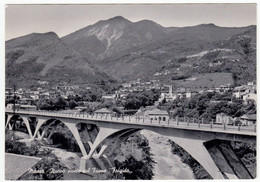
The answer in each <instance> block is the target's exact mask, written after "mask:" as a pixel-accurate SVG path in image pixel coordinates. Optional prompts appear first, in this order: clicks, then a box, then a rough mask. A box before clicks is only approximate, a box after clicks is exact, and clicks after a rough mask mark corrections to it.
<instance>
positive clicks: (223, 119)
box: [215, 113, 234, 124]
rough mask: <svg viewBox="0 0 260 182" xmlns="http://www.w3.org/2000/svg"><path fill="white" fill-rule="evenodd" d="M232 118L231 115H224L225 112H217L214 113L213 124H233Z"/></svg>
mask: <svg viewBox="0 0 260 182" xmlns="http://www.w3.org/2000/svg"><path fill="white" fill-rule="evenodd" d="M233 123H234V120H233V118H232V117H230V116H228V115H226V114H225V113H219V114H217V115H216V122H215V124H233Z"/></svg>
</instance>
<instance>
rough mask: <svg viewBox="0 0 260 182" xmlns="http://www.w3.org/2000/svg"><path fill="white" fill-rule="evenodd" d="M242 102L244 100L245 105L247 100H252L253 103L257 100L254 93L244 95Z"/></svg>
mask: <svg viewBox="0 0 260 182" xmlns="http://www.w3.org/2000/svg"><path fill="white" fill-rule="evenodd" d="M243 100H244V102H245V103H247V102H248V101H249V100H253V101H254V103H256V100H257V97H256V93H248V94H244V95H243Z"/></svg>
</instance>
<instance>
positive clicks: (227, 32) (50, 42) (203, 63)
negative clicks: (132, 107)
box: [6, 16, 256, 85]
mask: <svg viewBox="0 0 260 182" xmlns="http://www.w3.org/2000/svg"><path fill="white" fill-rule="evenodd" d="M173 24H174V23H173ZM6 68H7V69H6V76H7V77H6V78H7V79H6V80H7V83H8V84H10V83H11V82H13V80H14V81H16V82H21V83H22V84H28V81H26V80H30V84H31V85H33V84H35V83H37V81H38V80H44V81H49V82H52V83H53V84H56V83H60V82H64V81H65V82H71V83H86V84H88V83H92V84H96V83H103V82H102V81H104V83H108V82H110V81H112V82H114V80H117V81H120V82H128V81H131V80H135V79H138V78H141V79H144V80H151V79H156V80H160V81H161V82H162V83H167V84H169V83H170V84H171V83H172V84H173V83H174V82H176V80H182V79H192V78H194V77H201V76H203V75H205V74H207V73H228V74H230V75H231V76H232V78H233V80H234V84H235V85H239V84H244V83H247V82H248V81H255V80H256V26H248V27H240V28H228V27H219V26H216V25H214V24H201V25H197V26H191V27H181V28H180V27H163V26H161V25H159V24H157V23H156V22H153V21H150V20H142V21H138V22H131V21H129V20H127V19H125V18H123V17H121V16H117V17H114V18H111V19H108V20H101V21H99V22H97V23H95V24H93V25H90V26H87V27H85V28H82V29H80V30H77V31H75V32H73V33H71V34H69V35H67V36H65V37H62V38H61V39H60V38H59V37H58V36H57V35H56V34H55V33H53V32H49V33H46V34H36V33H34V34H30V35H26V36H23V37H19V38H16V39H12V40H10V41H7V42H6ZM17 68H19V69H17ZM65 74H66V75H67V76H64V75H65ZM223 84H224V83H223Z"/></svg>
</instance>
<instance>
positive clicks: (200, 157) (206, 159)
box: [169, 137, 225, 179]
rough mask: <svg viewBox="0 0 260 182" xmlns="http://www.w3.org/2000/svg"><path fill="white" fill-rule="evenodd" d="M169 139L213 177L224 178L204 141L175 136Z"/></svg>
mask: <svg viewBox="0 0 260 182" xmlns="http://www.w3.org/2000/svg"><path fill="white" fill-rule="evenodd" d="M169 139H170V140H172V141H173V142H175V143H177V144H178V145H179V146H181V147H182V148H183V149H184V150H185V151H186V152H188V153H189V154H190V155H191V156H192V157H193V158H194V159H195V160H197V161H198V162H199V163H200V165H202V166H203V168H204V169H205V170H206V171H207V172H208V173H209V175H210V176H211V177H212V178H213V179H225V178H224V176H223V175H222V173H221V171H220V170H219V168H218V167H217V165H216V164H215V162H214V160H213V159H212V157H211V155H210V154H209V152H208V150H207V149H206V147H205V146H204V142H205V141H203V140H191V139H185V138H177V137H169Z"/></svg>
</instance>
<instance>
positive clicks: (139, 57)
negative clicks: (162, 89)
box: [62, 16, 250, 81]
mask: <svg viewBox="0 0 260 182" xmlns="http://www.w3.org/2000/svg"><path fill="white" fill-rule="evenodd" d="M249 29H250V27H239V28H237V27H219V26H216V25H214V24H201V25H196V26H190V27H163V26H161V25H159V24H157V23H155V22H153V21H150V20H142V21H138V22H131V21H129V20H127V19H125V18H123V17H120V16H118V17H114V18H111V19H108V20H102V21H99V22H97V23H95V24H93V25H90V26H87V27H85V28H83V29H80V30H78V31H76V32H74V33H71V34H69V35H67V36H65V37H63V38H62V40H64V42H65V43H66V44H67V45H69V46H71V47H72V48H73V49H74V50H75V51H77V52H79V53H81V54H82V55H83V56H85V57H87V58H89V57H90V56H89V55H91V56H92V59H90V60H91V62H92V63H93V65H95V66H96V67H97V68H98V69H99V70H101V71H103V72H105V73H106V74H107V75H110V76H112V77H113V78H114V79H117V80H120V81H129V80H134V79H137V78H143V79H149V78H150V77H151V76H153V75H154V74H155V73H156V72H157V71H159V70H161V67H167V66H165V65H167V62H169V61H171V60H178V59H179V58H182V57H185V56H189V55H192V54H196V53H199V52H202V51H207V50H210V49H215V48H219V47H218V45H217V44H218V43H217V42H221V41H224V40H227V39H230V38H231V37H233V36H236V35H239V34H242V33H243V32H246V31H247V30H249Z"/></svg>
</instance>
